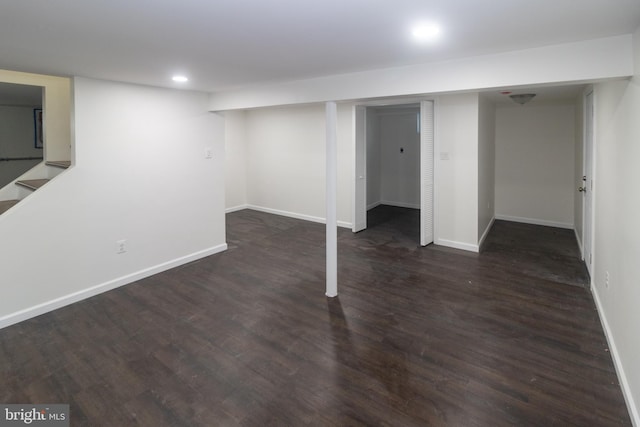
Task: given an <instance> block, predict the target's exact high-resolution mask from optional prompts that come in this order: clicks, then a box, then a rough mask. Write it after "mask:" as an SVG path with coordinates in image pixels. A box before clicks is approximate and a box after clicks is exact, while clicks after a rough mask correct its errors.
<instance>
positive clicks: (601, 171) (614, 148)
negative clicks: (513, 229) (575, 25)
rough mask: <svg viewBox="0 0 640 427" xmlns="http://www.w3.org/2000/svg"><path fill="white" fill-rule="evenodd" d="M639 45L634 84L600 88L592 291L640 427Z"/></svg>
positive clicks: (639, 42)
mask: <svg viewBox="0 0 640 427" xmlns="http://www.w3.org/2000/svg"><path fill="white" fill-rule="evenodd" d="M634 41H635V63H636V74H635V76H634V77H633V79H631V80H630V81H617V82H609V83H600V84H597V85H595V110H596V123H595V125H596V131H595V146H596V153H595V156H596V159H595V168H596V172H595V191H594V197H595V235H594V238H595V241H594V244H595V247H594V254H593V256H594V264H593V275H592V286H593V288H592V291H593V294H594V296H595V298H596V302H597V304H598V308H599V312H600V317H601V319H602V320H603V323H604V325H605V330H606V332H607V334H608V338H609V343H610V348H611V350H612V356H613V357H614V360H615V361H616V365H617V368H618V374H619V375H620V376H621V379H622V381H621V383H622V387H623V391H624V392H625V395H626V398H627V404H628V406H630V408H631V413H632V418H633V419H634V422H635V425H640V415H639V413H638V409H639V408H638V404H639V402H640V363H638V361H640V339H638V331H639V330H640V310H638V304H639V303H640V279H639V278H640V262H639V260H640V224H639V222H638V219H639V218H640V192H639V191H638V186H637V181H638V164H639V162H640V143H638V142H639V141H640V120H638V118H639V117H640V29H639V30H638V31H636V33H635V35H634ZM607 273H608V274H609V281H608V287H607Z"/></svg>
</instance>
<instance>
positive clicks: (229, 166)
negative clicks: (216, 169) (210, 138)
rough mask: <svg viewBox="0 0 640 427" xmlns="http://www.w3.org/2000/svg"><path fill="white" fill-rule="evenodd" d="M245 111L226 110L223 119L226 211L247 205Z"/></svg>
mask: <svg viewBox="0 0 640 427" xmlns="http://www.w3.org/2000/svg"><path fill="white" fill-rule="evenodd" d="M245 116H246V112H245V111H243V110H237V111H227V112H225V113H224V120H225V173H224V176H225V206H226V208H227V211H233V210H237V209H242V208H244V207H246V205H247V162H246V158H247V150H246V144H247V141H246V139H247V138H246V137H247V135H246V127H245V126H246V120H245Z"/></svg>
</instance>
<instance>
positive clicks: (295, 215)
mask: <svg viewBox="0 0 640 427" xmlns="http://www.w3.org/2000/svg"><path fill="white" fill-rule="evenodd" d="M247 209H252V210H254V211H259V212H265V213H270V214H274V215H280V216H286V217H289V218H295V219H301V220H304V221H311V222H317V223H320V224H326V223H327V220H326V219H325V218H322V217H319V216H311V215H305V214H299V213H296V212H289V211H281V210H279V209H271V208H265V207H262V206H256V205H247ZM338 227H343V228H349V229H351V228H353V224H352V223H350V222H346V221H338Z"/></svg>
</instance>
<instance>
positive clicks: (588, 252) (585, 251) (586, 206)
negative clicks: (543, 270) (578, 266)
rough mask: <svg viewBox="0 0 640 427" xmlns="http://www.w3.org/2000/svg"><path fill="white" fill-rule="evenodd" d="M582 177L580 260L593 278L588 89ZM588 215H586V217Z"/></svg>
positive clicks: (592, 94)
mask: <svg viewBox="0 0 640 427" xmlns="http://www.w3.org/2000/svg"><path fill="white" fill-rule="evenodd" d="M583 100H584V108H583V123H584V132H583V141H582V153H583V154H582V175H583V176H586V177H587V180H586V181H585V182H584V186H585V187H586V192H585V193H582V195H583V196H582V259H583V260H584V263H585V265H586V267H587V270H588V271H589V274H590V275H591V276H592V277H593V234H594V224H595V221H594V209H593V208H594V198H595V197H594V196H595V194H594V188H595V185H594V183H593V182H594V176H595V128H596V126H595V120H594V118H595V91H594V89H593V87H589V88H587V89H586V90H585V91H584V95H583ZM587 214H588V215H587Z"/></svg>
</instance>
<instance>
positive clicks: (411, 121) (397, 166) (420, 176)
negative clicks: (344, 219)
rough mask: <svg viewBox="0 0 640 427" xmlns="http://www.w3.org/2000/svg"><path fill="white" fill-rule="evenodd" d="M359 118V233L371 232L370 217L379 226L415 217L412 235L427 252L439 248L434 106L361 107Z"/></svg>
mask: <svg viewBox="0 0 640 427" xmlns="http://www.w3.org/2000/svg"><path fill="white" fill-rule="evenodd" d="M354 117H355V120H354V123H355V135H354V141H355V168H354V171H355V176H354V203H353V207H354V212H353V218H354V227H353V231H354V232H358V231H362V230H364V229H366V228H367V225H368V224H367V213H368V212H370V211H371V212H372V213H373V214H374V216H373V217H372V219H373V220H374V223H379V221H380V220H381V218H387V219H390V216H391V217H392V216H393V214H394V212H395V213H397V214H399V215H405V216H406V217H408V218H410V217H411V214H412V211H413V214H415V215H416V221H415V222H416V224H417V227H415V230H414V231H408V232H411V233H415V238H416V241H419V242H420V245H422V246H425V245H427V244H429V243H431V242H433V234H434V233H433V191H434V186H433V144H434V103H433V101H422V102H420V103H412V104H398V105H385V106H366V105H361V106H356V107H355V112H354ZM373 210H375V212H374V211H373ZM409 222H411V221H409Z"/></svg>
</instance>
